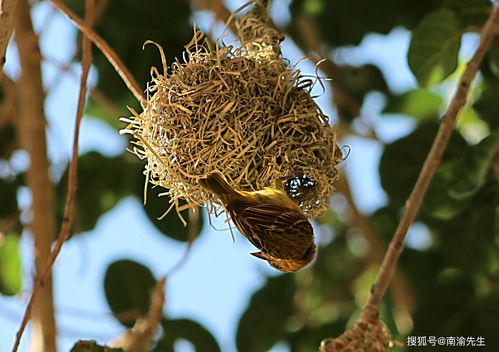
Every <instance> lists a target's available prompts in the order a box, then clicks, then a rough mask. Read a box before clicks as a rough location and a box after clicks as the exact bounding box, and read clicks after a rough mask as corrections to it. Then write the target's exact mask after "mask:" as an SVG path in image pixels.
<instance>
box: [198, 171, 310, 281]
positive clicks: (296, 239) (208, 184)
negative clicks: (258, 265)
mask: <svg viewBox="0 0 499 352" xmlns="http://www.w3.org/2000/svg"><path fill="white" fill-rule="evenodd" d="M198 183H199V185H200V186H201V187H203V188H205V189H206V190H208V191H209V192H212V193H214V194H215V195H216V196H217V197H218V198H219V199H220V201H221V202H222V205H223V206H224V208H225V210H226V211H227V213H228V214H229V216H230V218H231V219H232V221H233V222H234V224H235V225H236V227H237V228H238V229H239V231H240V232H241V233H242V234H243V235H244V236H245V237H246V238H247V239H248V240H249V241H250V242H251V243H252V244H253V245H254V246H255V247H257V248H258V249H259V250H260V252H255V253H251V254H252V255H254V256H255V257H257V258H260V259H263V260H266V261H267V262H268V263H269V264H270V266H272V267H274V268H276V269H277V270H280V271H283V272H293V271H297V270H300V269H301V268H303V267H304V266H306V265H307V264H309V263H310V262H311V261H312V259H314V257H315V253H316V251H317V247H316V245H315V243H314V231H313V229H312V225H311V224H310V222H309V221H308V219H307V218H306V217H305V215H303V212H302V210H301V209H300V207H298V205H297V204H296V203H295V202H293V201H292V200H291V199H290V198H289V197H288V196H287V194H286V193H285V192H284V191H283V190H279V189H277V188H265V189H263V190H261V191H255V192H246V191H237V190H235V189H234V188H232V187H231V186H230V185H229V184H228V183H227V181H226V180H225V178H224V176H223V175H222V173H220V172H218V171H215V172H212V173H210V174H208V175H207V176H206V177H204V178H201V179H199V180H198Z"/></svg>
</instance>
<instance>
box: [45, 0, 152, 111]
mask: <svg viewBox="0 0 499 352" xmlns="http://www.w3.org/2000/svg"><path fill="white" fill-rule="evenodd" d="M50 1H51V2H52V4H54V6H55V7H57V8H58V9H59V10H61V11H62V12H63V13H64V14H65V15H66V16H68V17H69V19H70V20H71V21H73V23H74V24H75V25H76V27H78V29H79V30H80V31H81V32H82V33H83V34H84V35H85V36H86V37H87V38H88V39H90V40H91V41H92V42H93V43H94V44H95V46H96V47H97V48H99V50H100V51H101V52H102V53H103V54H104V56H105V57H106V58H107V59H108V61H109V62H110V63H111V65H113V67H114V69H115V70H116V72H117V73H118V74H119V75H120V77H121V79H122V80H123V82H125V84H126V86H127V87H128V89H129V90H130V92H132V94H133V95H134V96H135V99H137V100H138V101H139V102H140V101H142V99H145V94H144V92H143V90H142V89H141V88H140V85H139V84H138V83H137V81H136V80H135V78H133V76H132V74H131V73H130V71H128V69H127V68H126V66H125V64H124V63H123V61H121V59H120V58H119V56H118V55H117V54H116V52H115V51H114V50H113V49H111V47H110V46H109V45H108V44H107V43H106V41H105V40H104V39H102V38H101V36H100V35H98V34H97V33H96V32H95V31H94V30H93V29H92V28H90V27H89V26H88V25H87V24H85V22H84V21H83V20H82V19H81V18H79V17H78V16H76V14H75V13H74V12H73V11H71V10H70V9H69V8H68V7H67V6H66V5H64V4H63V3H62V1H61V0H50Z"/></svg>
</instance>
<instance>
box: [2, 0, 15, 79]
mask: <svg viewBox="0 0 499 352" xmlns="http://www.w3.org/2000/svg"><path fill="white" fill-rule="evenodd" d="M16 3H17V0H0V82H1V81H2V76H3V65H4V64H5V52H6V51H7V45H9V41H10V36H11V35H12V30H13V29H14V12H15V11H16Z"/></svg>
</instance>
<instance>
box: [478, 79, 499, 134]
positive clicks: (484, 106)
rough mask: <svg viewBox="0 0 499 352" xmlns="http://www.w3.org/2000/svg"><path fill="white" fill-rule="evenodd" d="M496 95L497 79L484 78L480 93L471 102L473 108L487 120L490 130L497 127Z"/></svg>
mask: <svg viewBox="0 0 499 352" xmlns="http://www.w3.org/2000/svg"><path fill="white" fill-rule="evenodd" d="M497 97H499V80H498V81H494V80H491V79H489V80H484V82H483V90H482V93H481V95H480V97H479V98H478V99H477V100H476V101H475V103H474V104H473V108H474V109H475V110H476V111H477V112H478V114H479V115H480V117H481V118H482V119H483V120H484V121H485V122H487V124H488V125H489V129H491V130H493V129H498V128H499V119H498V118H497Z"/></svg>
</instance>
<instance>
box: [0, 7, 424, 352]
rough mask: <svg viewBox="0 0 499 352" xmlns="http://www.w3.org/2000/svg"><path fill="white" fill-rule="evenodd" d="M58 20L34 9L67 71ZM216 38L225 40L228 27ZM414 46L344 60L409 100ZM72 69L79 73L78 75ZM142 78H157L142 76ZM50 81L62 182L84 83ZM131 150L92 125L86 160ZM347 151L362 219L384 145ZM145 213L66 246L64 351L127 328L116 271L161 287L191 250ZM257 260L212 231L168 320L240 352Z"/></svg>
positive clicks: (63, 26) (10, 334) (261, 270)
mask: <svg viewBox="0 0 499 352" xmlns="http://www.w3.org/2000/svg"><path fill="white" fill-rule="evenodd" d="M243 2H244V1H242V0H237V1H236V0H233V1H230V2H229V3H228V6H229V7H230V8H231V9H232V10H234V9H236V8H237V7H239V6H240V5H241V4H242V3H243ZM277 3H279V4H278V5H277ZM287 4H289V0H287V1H280V2H276V4H274V5H275V6H273V8H272V14H273V16H274V19H275V20H276V22H277V23H285V22H286V21H288V20H289V12H288V9H287ZM51 13H52V7H51V5H50V4H49V3H47V2H41V3H38V4H37V5H35V11H34V18H33V19H34V22H35V27H36V29H37V31H40V30H41V28H42V27H43V32H42V37H41V50H42V53H43V55H44V56H45V57H46V58H49V59H50V61H53V62H59V63H66V62H69V60H70V58H71V57H72V55H73V52H74V50H75V36H76V30H75V29H74V27H73V26H72V25H71V23H70V22H69V21H68V20H67V19H66V18H65V17H64V16H63V15H61V14H59V13H52V14H51ZM49 16H53V17H52V18H51V20H50V22H46V20H47V18H49ZM193 20H195V21H196V22H197V23H198V24H199V25H200V27H201V28H205V29H206V28H209V27H210V26H211V24H212V19H211V17H210V15H209V14H207V13H198V14H196V15H195V16H194V19H193ZM46 23H48V25H46ZM216 28H217V29H218V31H219V30H220V29H221V28H222V26H221V25H218V26H216ZM408 42H409V34H408V32H407V31H405V30H403V29H395V30H394V31H393V32H392V33H390V34H389V35H388V36H381V35H369V36H368V37H367V38H366V39H365V40H364V41H363V42H362V45H361V48H360V49H359V48H346V49H345V50H343V51H342V52H341V55H340V57H341V59H342V60H345V62H349V63H354V64H359V65H360V64H364V63H375V64H378V65H379V66H380V67H381V69H382V71H383V73H384V75H385V78H386V79H387V81H388V83H389V86H390V88H391V89H392V90H393V91H395V92H403V91H405V90H408V89H411V88H414V86H415V81H414V78H413V76H412V74H411V73H410V71H409V70H408V68H407V64H406V58H405V56H406V52H407V48H408ZM141 46H142V43H137V50H141ZM94 50H97V49H95V48H94ZM283 53H284V56H286V57H287V58H289V59H290V61H291V63H294V62H296V61H298V60H299V59H300V58H301V57H302V56H303V53H301V52H300V51H299V50H298V49H297V48H296V47H295V46H294V45H293V43H292V42H291V41H290V40H286V41H284V42H283ZM298 67H299V68H300V69H301V70H302V71H303V72H304V73H305V74H314V70H315V67H314V65H313V64H311V63H309V62H306V61H302V62H300V64H299V65H298ZM74 68H75V71H76V72H79V67H78V66H74ZM144 70H149V68H147V67H144ZM6 72H7V73H8V74H9V75H10V76H12V77H16V76H17V74H18V72H19V66H18V63H17V55H16V52H15V48H14V47H10V48H9V51H8V59H7V65H6ZM43 74H44V83H45V86H46V87H52V88H51V89H50V91H49V95H48V98H47V101H46V106H45V108H46V114H47V118H48V122H49V128H48V134H47V137H48V142H49V154H50V158H51V160H52V162H53V167H52V168H53V169H52V171H53V174H54V176H55V177H57V176H58V175H60V173H61V170H63V169H64V168H65V166H66V164H67V162H68V160H69V157H70V151H71V145H72V134H73V127H74V116H75V111H76V101H77V94H78V84H79V82H78V76H77V75H74V74H71V73H64V74H62V75H59V69H58V67H57V66H56V65H54V64H53V63H44V65H43ZM96 79H97V74H96V72H95V71H94V70H93V71H92V72H91V77H90V83H91V84H95V82H96ZM318 103H319V105H320V106H321V107H322V108H323V110H324V111H325V113H326V114H327V115H328V116H330V117H331V120H332V122H333V123H334V116H335V111H334V108H333V106H332V105H331V92H330V91H329V90H328V91H326V93H325V94H323V95H322V96H321V97H320V98H319V99H318ZM382 107H383V100H382V99H381V98H380V96H379V94H376V93H373V94H370V95H369V97H368V99H367V101H366V104H365V106H364V111H365V112H366V116H368V118H369V119H370V120H371V122H372V124H374V125H375V127H376V131H377V132H378V134H379V135H380V136H381V138H382V139H383V140H384V141H385V142H388V141H392V140H394V139H396V138H399V137H400V136H403V135H405V134H407V133H409V132H410V131H411V129H412V128H413V124H412V123H411V121H410V120H408V119H406V118H403V117H397V116H392V117H383V118H381V117H379V116H378V112H379V111H380V110H381V109H382ZM126 143H127V141H126V139H125V138H124V137H122V136H120V135H119V134H118V133H117V132H116V131H115V130H113V129H111V128H110V127H108V126H107V125H106V124H105V123H103V122H101V121H98V120H96V119H93V118H90V117H85V118H84V120H83V123H82V130H81V139H80V149H81V153H85V152H88V151H91V150H97V151H99V152H101V153H104V154H106V155H116V154H119V153H121V152H122V151H123V150H124V148H125V147H126ZM341 143H342V144H348V145H349V146H350V148H351V152H350V155H349V158H348V159H347V161H346V162H345V165H344V169H345V171H346V173H347V175H348V177H349V179H350V182H351V184H352V189H353V193H354V198H355V200H356V201H357V204H358V206H359V208H360V209H361V210H362V211H364V212H366V213H370V212H372V211H374V210H375V209H377V208H378V207H380V206H382V205H383V204H384V202H385V200H386V197H385V194H384V192H383V190H382V189H381V187H380V183H379V176H378V170H377V168H378V162H379V158H380V156H381V153H382V145H381V144H379V143H377V142H374V141H370V140H366V139H364V138H361V137H350V138H347V139H346V140H343V141H341ZM14 163H15V164H16V165H17V166H18V168H19V169H23V168H25V167H26V165H27V157H26V155H25V154H24V153H22V152H20V153H18V154H17V155H16V156H15V161H14ZM19 197H20V201H21V203H22V204H23V205H24V206H28V205H29V201H30V195H29V191H28V190H24V191H23V192H21V193H20V195H19ZM141 207H142V205H141V203H140V202H138V201H136V200H134V199H131V198H127V199H124V200H123V201H122V202H120V203H119V204H118V205H117V206H116V207H115V208H114V209H113V210H112V211H110V212H108V213H106V214H105V215H104V216H102V217H101V219H100V221H99V223H98V224H97V226H96V228H95V229H94V230H93V231H91V232H89V233H86V234H84V235H83V236H79V237H77V238H73V239H72V240H70V241H69V242H67V243H66V244H65V245H64V247H63V250H62V252H61V254H60V256H59V258H58V260H57V262H56V264H55V266H54V270H55V274H54V277H55V280H54V281H55V302H56V309H57V322H58V327H59V340H58V344H59V348H60V351H67V350H69V348H70V347H71V346H72V344H73V343H74V342H75V341H76V340H77V339H97V340H98V341H100V342H102V343H105V342H107V341H108V340H109V339H112V338H114V337H116V336H118V335H119V334H120V333H121V332H122V331H123V328H122V326H121V325H120V324H118V323H117V322H116V321H115V320H114V318H112V316H111V314H110V311H109V310H108V307H107V304H106V301H105V297H104V295H103V277H104V270H105V269H106V267H107V265H108V264H110V263H111V262H113V261H115V260H118V259H122V258H129V259H133V260H136V261H138V262H141V263H143V264H145V265H146V266H148V267H150V268H151V269H152V270H153V272H154V274H155V275H156V276H157V277H159V276H161V275H162V274H164V273H165V272H166V271H167V270H168V269H169V268H170V267H171V266H172V265H173V264H174V263H175V262H176V261H177V260H178V258H179V257H180V256H181V255H182V253H183V251H184V245H183V244H181V243H178V242H175V241H173V240H169V239H167V238H165V237H164V236H163V235H161V234H159V233H158V232H157V230H156V229H155V228H154V226H153V225H151V224H150V223H149V221H148V220H147V218H146V216H145V215H144V212H143V211H142V209H141ZM223 221H224V218H221V219H216V220H214V224H215V226H216V228H226V225H225V224H224V223H223ZM416 230H417V229H416ZM415 232H416V233H418V235H417V236H423V237H424V231H421V230H418V231H415ZM421 233H423V235H421ZM418 238H419V237H418ZM416 243H417V241H416ZM250 251H251V245H250V244H249V243H248V242H247V241H246V240H245V239H244V238H243V237H242V236H240V235H236V241H235V243H233V242H232V239H231V237H230V233H229V232H228V231H214V230H212V229H210V228H209V227H208V226H205V229H204V233H203V234H202V235H201V236H200V237H199V239H198V240H197V241H196V242H195V243H194V245H193V248H192V253H191V255H190V259H189V261H188V262H187V263H186V265H185V266H184V267H183V268H182V270H181V271H180V272H178V273H177V274H176V275H175V276H174V277H172V278H171V279H170V280H169V281H168V284H167V292H166V294H167V303H166V306H165V312H166V314H167V315H168V316H169V317H173V318H177V317H178V318H184V317H185V318H191V319H193V320H196V321H198V322H200V323H202V324H203V325H204V326H206V327H207V328H208V329H209V330H210V331H211V332H212V333H213V334H214V335H215V337H216V338H217V339H218V340H219V342H220V343H221V345H222V348H223V350H224V351H231V350H235V347H234V344H233V343H234V337H235V329H236V327H237V322H238V320H239V316H240V314H241V313H242V312H243V311H244V309H245V307H246V304H247V302H248V300H249V298H250V296H251V294H252V293H253V292H254V291H255V290H257V289H258V288H259V287H260V286H261V285H262V284H263V282H264V277H265V275H276V272H274V271H272V270H271V269H270V268H269V267H268V266H267V265H266V264H265V263H263V262H261V261H258V260H255V259H254V258H253V257H251V256H250V255H249V252H250ZM22 253H23V265H24V267H23V270H24V273H25V279H26V280H25V287H24V292H23V294H21V295H20V296H19V297H0V351H8V350H10V349H11V348H12V344H13V341H14V336H15V332H16V331H17V328H18V325H19V321H20V317H21V315H22V312H23V310H24V306H25V299H26V298H27V297H28V295H29V293H30V285H31V283H30V278H31V277H32V264H31V262H32V254H31V253H32V241H31V239H30V237H29V236H23V237H22ZM29 340H30V338H29V331H28V333H26V334H25V336H24V338H23V343H22V347H21V349H20V350H21V351H24V350H27V349H28V347H27V346H28V343H29ZM177 347H178V351H180V352H188V351H191V350H192V349H191V348H190V346H189V345H188V344H187V343H182V342H180V343H179V344H178V346H177ZM286 350H287V349H286V348H285V347H284V346H277V347H276V348H274V350H273V351H274V352H281V351H286Z"/></svg>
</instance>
